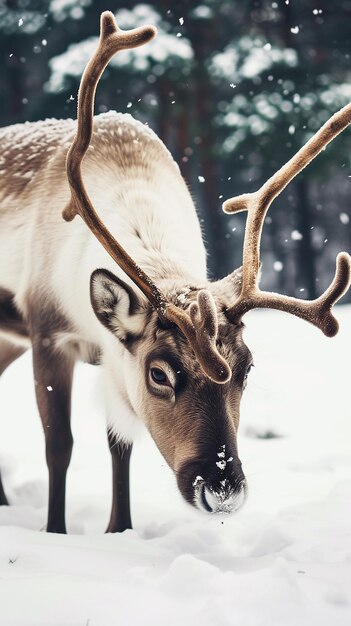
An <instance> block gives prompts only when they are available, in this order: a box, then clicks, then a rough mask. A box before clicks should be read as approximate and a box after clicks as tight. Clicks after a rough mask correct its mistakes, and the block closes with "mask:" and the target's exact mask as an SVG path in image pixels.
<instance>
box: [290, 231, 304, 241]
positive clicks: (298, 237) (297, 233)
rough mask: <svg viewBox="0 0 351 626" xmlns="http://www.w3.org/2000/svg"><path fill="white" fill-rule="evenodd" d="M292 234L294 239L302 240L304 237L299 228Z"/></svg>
mask: <svg viewBox="0 0 351 626" xmlns="http://www.w3.org/2000/svg"><path fill="white" fill-rule="evenodd" d="M290 236H291V239H292V240H293V241H301V239H303V236H302V235H301V233H300V231H298V230H293V231H292V233H291V235H290Z"/></svg>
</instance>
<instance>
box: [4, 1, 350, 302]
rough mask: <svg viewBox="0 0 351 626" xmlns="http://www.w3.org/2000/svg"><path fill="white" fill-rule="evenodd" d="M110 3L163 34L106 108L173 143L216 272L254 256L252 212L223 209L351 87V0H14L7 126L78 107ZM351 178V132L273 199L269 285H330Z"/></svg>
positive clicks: (117, 69)
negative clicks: (248, 231)
mask: <svg viewBox="0 0 351 626" xmlns="http://www.w3.org/2000/svg"><path fill="white" fill-rule="evenodd" d="M107 8H108V9H110V10H112V11H115V12H116V15H117V18H118V22H119V24H120V26H121V27H122V28H132V27H134V26H137V25H140V24H144V23H151V24H155V25H156V26H157V28H158V31H159V35H158V38H157V40H155V41H154V42H153V43H152V44H150V45H149V46H147V47H142V48H139V49H137V50H133V51H129V52H125V53H124V54H123V55H122V54H121V55H118V56H117V57H116V59H115V61H113V62H112V63H111V65H110V67H109V68H108V70H107V72H106V74H105V75H104V77H103V80H102V82H101V84H100V85H99V88H98V93H97V105H96V111H97V112H102V111H106V110H109V109H116V110H118V111H122V112H129V113H131V114H132V115H133V116H135V117H136V118H138V119H141V120H142V121H144V122H148V123H149V124H150V125H151V126H152V128H154V130H156V132H157V133H158V134H159V136H160V137H161V138H162V139H163V141H164V142H165V143H166V145H167V146H168V147H169V148H170V149H171V151H172V153H173V156H174V157H175V158H176V160H177V162H178V163H179V165H180V167H181V169H182V172H183V174H184V176H185V177H186V180H187V181H188V183H189V185H190V187H191V189H192V192H193V193H194V195H195V199H196V201H197V206H198V209H199V212H200V214H201V219H202V220H203V224H204V229H205V233H206V240H207V244H208V250H209V254H210V256H209V266H210V269H211V271H212V274H213V276H214V277H220V276H223V275H224V274H226V273H228V272H229V271H231V269H232V268H233V266H238V265H239V264H240V262H241V242H242V236H243V229H244V217H243V216H242V215H239V216H232V217H228V216H223V215H222V210H221V203H222V201H223V199H225V198H228V197H231V196H233V195H236V194H239V193H243V192H248V191H254V190H255V189H256V188H258V187H259V186H260V185H261V184H262V182H264V180H265V179H266V178H267V177H268V176H270V175H271V174H272V173H273V172H274V171H275V170H276V169H277V168H278V167H279V166H280V165H282V164H283V163H284V162H285V161H287V160H288V158H290V157H291V155H292V154H293V153H294V152H296V150H297V149H298V148H299V147H300V146H301V145H302V144H303V143H304V142H305V141H306V139H307V138H308V137H309V136H310V135H311V134H312V133H313V132H315V131H316V130H317V129H318V128H319V127H320V126H321V125H322V124H323V123H324V122H325V120H326V119H327V118H328V117H329V116H330V115H331V114H332V113H333V112H335V111H336V110H338V109H339V108H340V107H341V106H343V105H344V104H346V103H347V102H348V101H349V100H350V98H351V87H350V45H351V42H350V28H349V24H350V19H351V7H350V3H349V2H347V1H346V0H336V1H333V2H326V0H322V1H320V2H314V1H311V2H310V1H308V2H306V1H304V0H290V1H286V0H277V1H276V2H274V1H273V0H250V1H247V2H240V1H238V0H209V1H207V2H203V3H201V2H189V1H188V0H180V1H177V2H164V0H162V1H158V2H157V1H156V0H155V1H153V2H149V3H148V2H144V3H138V2H136V1H135V0H126V1H124V2H116V1H115V0H113V1H111V2H109V3H108V4H106V1H105V0H104V1H102V0H94V1H92V0H84V2H79V3H77V2H74V1H73V0H35V1H34V0H31V1H30V2H28V1H27V0H19V1H15V2H4V3H1V5H0V33H1V37H0V50H1V56H2V72H1V75H0V89H1V93H2V94H4V97H3V98H2V106H1V113H0V124H1V125H6V124H11V123H14V122H19V121H25V120H36V119H42V118H46V117H59V118H61V117H75V114H76V94H77V89H78V84H79V79H80V76H81V72H82V70H83V68H84V64H85V63H86V61H87V59H88V57H89V54H90V53H91V51H92V50H93V48H94V46H95V44H96V41H97V36H98V24H99V15H100V13H101V11H103V10H105V9H107ZM117 11H118V13H117ZM5 94H6V97H5ZM350 184H351V178H350V138H349V134H347V133H344V135H343V136H341V137H339V138H338V139H337V140H336V141H334V142H333V144H332V145H331V146H329V147H328V149H327V151H326V153H325V154H323V155H321V156H320V157H319V158H318V159H317V160H316V161H315V162H314V163H313V165H312V166H311V167H310V168H308V169H307V170H306V172H305V173H304V174H303V175H301V176H299V178H298V180H297V181H296V182H295V183H293V184H292V185H290V186H289V188H288V190H287V191H286V192H285V193H284V194H283V195H282V197H281V198H280V199H279V200H278V201H277V202H276V203H275V205H274V207H273V208H272V210H271V212H270V215H269V217H268V220H267V222H266V227H265V231H264V239H263V262H264V273H263V279H262V280H263V285H264V286H266V287H269V288H271V289H275V290H279V291H283V292H286V293H289V294H291V295H298V296H299V297H314V296H315V295H317V294H318V293H320V292H321V291H322V289H323V288H325V287H326V285H327V284H328V283H329V282H330V278H331V276H332V273H333V271H334V259H335V256H336V253H337V252H338V251H339V250H341V249H344V250H349V249H350V242H351V223H350V210H349V203H348V197H349V189H350Z"/></svg>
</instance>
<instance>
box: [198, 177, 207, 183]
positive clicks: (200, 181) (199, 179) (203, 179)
mask: <svg viewBox="0 0 351 626" xmlns="http://www.w3.org/2000/svg"><path fill="white" fill-rule="evenodd" d="M197 178H198V181H199V183H204V182H205V177H204V176H198V177H197Z"/></svg>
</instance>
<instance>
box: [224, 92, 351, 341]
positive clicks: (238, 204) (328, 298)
mask: <svg viewBox="0 0 351 626" xmlns="http://www.w3.org/2000/svg"><path fill="white" fill-rule="evenodd" d="M350 123H351V103H350V104H348V105H346V106H345V107H343V108H342V109H341V110H340V111H338V112H337V113H335V114H334V115H333V116H332V117H331V118H330V119H329V120H328V121H327V122H326V123H325V124H324V125H323V126H322V128H320V130H319V131H318V132H317V133H316V134H315V135H314V136H313V137H312V138H311V139H310V140H309V141H308V142H307V143H306V144H305V145H304V146H303V147H302V148H301V149H300V150H299V151H298V152H297V153H296V154H295V155H294V156H293V157H292V158H291V159H290V160H289V161H288V162H287V163H286V164H285V165H283V167H281V168H280V170H278V172H276V173H275V174H274V175H273V176H272V177H271V178H269V179H268V180H267V181H266V183H265V184H264V185H263V186H262V187H261V188H260V189H259V190H258V191H256V192H255V193H252V194H243V195H241V196H237V197H236V198H231V199H229V200H226V202H224V204H223V210H224V211H225V213H238V212H240V211H245V210H246V211H248V217H247V224H246V231H245V238H244V248H243V280H242V289H241V294H240V296H239V297H238V299H237V300H236V301H235V302H234V304H233V305H232V306H231V307H230V308H229V309H228V310H227V315H228V318H229V319H231V320H232V321H236V320H238V319H240V318H241V317H242V316H243V315H244V313H246V312H247V311H249V310H250V309H253V308H261V307H262V308H272V309H278V310H281V311H286V312H288V313H292V314H293V315H296V316H297V317H301V318H302V319H305V320H306V321H309V322H311V323H312V324H314V325H315V326H317V327H318V328H320V329H321V330H322V331H323V332H324V334H325V335H327V336H328V337H331V336H333V335H335V334H336V333H337V332H338V323H337V321H336V319H335V318H334V316H333V315H332V313H331V308H332V306H333V304H335V302H337V300H339V298H341V296H342V295H343V294H344V293H345V292H346V291H347V289H348V288H349V286H350V281H351V258H350V256H349V255H348V254H347V253H346V252H342V253H340V254H339V255H338V257H337V260H336V273H335V277H334V279H333V281H332V283H331V285H330V286H329V288H328V289H327V290H326V291H325V292H324V294H322V296H320V297H319V298H317V299H316V300H312V301H308V300H300V299H298V298H291V297H288V296H284V295H280V294H275V293H269V292H264V291H261V290H260V289H259V288H258V286H257V281H258V274H259V267H260V241H261V234H262V228H263V223H264V219H265V216H266V214H267V211H268V209H269V207H270V205H271V203H272V201H273V200H274V198H276V196H277V195H279V194H280V193H281V191H282V190H283V189H284V188H285V187H286V185H287V184H288V183H289V182H290V181H291V180H292V179H293V178H295V176H296V175H297V174H298V173H299V172H301V170H303V169H304V168H305V167H306V165H308V164H309V163H310V162H311V161H312V160H313V159H314V158H315V157H316V156H317V155H318V154H319V153H320V152H321V151H322V150H323V149H324V148H325V147H326V146H327V145H328V143H329V142H330V141H332V139H334V137H336V136H337V135H338V134H339V133H341V131H343V130H344V129H345V128H346V127H347V126H348V125H349V124H350Z"/></svg>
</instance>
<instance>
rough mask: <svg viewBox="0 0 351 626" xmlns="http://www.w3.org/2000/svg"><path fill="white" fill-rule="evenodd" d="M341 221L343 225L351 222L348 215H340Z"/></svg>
mask: <svg viewBox="0 0 351 626" xmlns="http://www.w3.org/2000/svg"><path fill="white" fill-rule="evenodd" d="M339 220H340V222H341V223H342V224H348V223H349V221H350V218H349V216H348V215H347V213H340V215H339Z"/></svg>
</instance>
